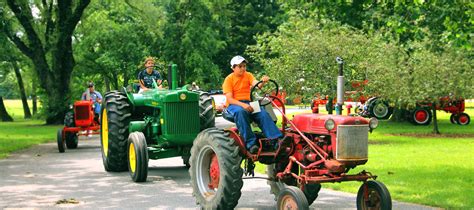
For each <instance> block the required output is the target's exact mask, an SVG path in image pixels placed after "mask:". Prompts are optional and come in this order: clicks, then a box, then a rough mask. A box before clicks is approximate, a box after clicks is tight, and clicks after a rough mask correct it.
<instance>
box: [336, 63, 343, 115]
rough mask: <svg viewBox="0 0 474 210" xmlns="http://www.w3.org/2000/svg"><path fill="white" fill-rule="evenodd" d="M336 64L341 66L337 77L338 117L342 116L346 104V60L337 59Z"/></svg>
mask: <svg viewBox="0 0 474 210" xmlns="http://www.w3.org/2000/svg"><path fill="white" fill-rule="evenodd" d="M336 62H337V64H338V65H339V74H338V76H337V102H336V103H337V104H336V115H341V114H342V104H344V74H343V69H344V60H342V58H341V57H336Z"/></svg>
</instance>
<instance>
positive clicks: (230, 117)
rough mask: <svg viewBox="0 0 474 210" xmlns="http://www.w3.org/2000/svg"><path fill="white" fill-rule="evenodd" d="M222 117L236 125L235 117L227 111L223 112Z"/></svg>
mask: <svg viewBox="0 0 474 210" xmlns="http://www.w3.org/2000/svg"><path fill="white" fill-rule="evenodd" d="M222 117H223V118H224V119H226V120H227V121H229V122H232V123H235V122H234V115H233V114H231V113H229V112H228V111H227V109H224V110H222Z"/></svg>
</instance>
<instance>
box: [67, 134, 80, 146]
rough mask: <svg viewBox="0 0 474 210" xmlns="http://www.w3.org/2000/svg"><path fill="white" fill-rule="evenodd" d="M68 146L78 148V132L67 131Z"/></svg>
mask: <svg viewBox="0 0 474 210" xmlns="http://www.w3.org/2000/svg"><path fill="white" fill-rule="evenodd" d="M65 136H66V147H67V148H68V149H76V148H77V144H78V143H79V140H78V138H77V133H74V132H67V133H66V135H65Z"/></svg>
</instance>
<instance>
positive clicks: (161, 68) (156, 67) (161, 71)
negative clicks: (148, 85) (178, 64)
mask: <svg viewBox="0 0 474 210" xmlns="http://www.w3.org/2000/svg"><path fill="white" fill-rule="evenodd" d="M153 70H156V71H158V73H159V74H160V76H161V82H160V83H159V84H158V82H157V83H156V87H160V85H162V84H163V82H164V81H165V80H167V79H166V77H164V76H163V75H164V73H165V67H164V66H162V65H156V64H155V65H153Z"/></svg>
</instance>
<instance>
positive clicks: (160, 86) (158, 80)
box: [156, 79, 163, 89]
mask: <svg viewBox="0 0 474 210" xmlns="http://www.w3.org/2000/svg"><path fill="white" fill-rule="evenodd" d="M156 84H160V85H158V88H159V89H163V80H162V79H157V80H156Z"/></svg>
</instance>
